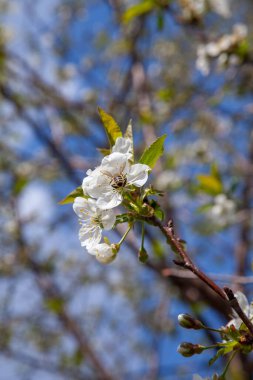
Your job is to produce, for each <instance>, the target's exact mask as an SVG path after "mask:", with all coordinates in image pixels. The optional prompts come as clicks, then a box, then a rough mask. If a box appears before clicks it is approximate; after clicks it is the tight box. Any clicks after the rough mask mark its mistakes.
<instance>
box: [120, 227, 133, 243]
mask: <svg viewBox="0 0 253 380" xmlns="http://www.w3.org/2000/svg"><path fill="white" fill-rule="evenodd" d="M132 227H133V224H129V227H128V229H127V230H126V232H125V233H124V235H123V236H122V238H121V239H120V241H119V242H118V244H117V245H118V246H119V247H120V246H121V244H122V243H123V241H124V240H125V238H126V237H127V235H128V233H129V231H130V230H131V229H132Z"/></svg>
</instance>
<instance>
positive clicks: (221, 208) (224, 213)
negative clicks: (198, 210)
mask: <svg viewBox="0 0 253 380" xmlns="http://www.w3.org/2000/svg"><path fill="white" fill-rule="evenodd" d="M235 211H236V206H235V202H234V201H233V200H231V199H228V198H227V196H226V194H219V195H217V196H216V197H215V198H214V205H213V207H212V208H211V209H210V211H209V216H210V217H211V219H213V221H215V223H216V224H217V225H219V226H221V227H224V226H225V225H227V224H228V223H231V222H233V221H234V219H235Z"/></svg>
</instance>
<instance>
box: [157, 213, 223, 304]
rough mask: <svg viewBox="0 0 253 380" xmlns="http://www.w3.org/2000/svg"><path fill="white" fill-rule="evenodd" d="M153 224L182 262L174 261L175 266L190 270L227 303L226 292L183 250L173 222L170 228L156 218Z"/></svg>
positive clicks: (169, 225) (169, 224) (170, 223)
mask: <svg viewBox="0 0 253 380" xmlns="http://www.w3.org/2000/svg"><path fill="white" fill-rule="evenodd" d="M152 221H153V223H154V224H155V225H156V226H157V227H159V229H160V230H161V232H162V233H163V235H165V237H166V238H167V240H168V241H169V244H170V245H172V246H173V247H174V248H175V250H176V252H177V254H178V256H179V258H180V260H174V262H175V264H176V265H178V266H181V267H183V268H185V269H188V270H190V271H191V272H192V273H194V274H195V275H196V276H197V277H198V278H199V279H200V280H201V281H203V282H204V283H205V284H207V286H209V288H211V289H212V290H213V291H214V292H215V293H217V294H218V295H219V296H220V297H221V298H222V299H223V300H224V301H227V297H226V295H225V293H224V291H223V290H222V289H221V288H220V287H219V286H218V285H217V284H215V282H214V281H213V280H211V278H209V277H208V276H207V275H206V274H205V273H204V272H202V271H201V270H200V269H199V268H198V267H197V266H196V265H195V264H194V263H193V261H192V260H191V259H190V257H189V255H188V253H187V252H186V251H185V249H184V248H183V245H182V243H181V240H180V239H179V238H178V237H177V236H176V235H175V232H174V229H173V225H172V222H171V221H170V222H169V223H168V226H165V227H164V226H163V225H162V224H161V223H160V222H159V221H158V220H157V219H156V218H153V219H152Z"/></svg>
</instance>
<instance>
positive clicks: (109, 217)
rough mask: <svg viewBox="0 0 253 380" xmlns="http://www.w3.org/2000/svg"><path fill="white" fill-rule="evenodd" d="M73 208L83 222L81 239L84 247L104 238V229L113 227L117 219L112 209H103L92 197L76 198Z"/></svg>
mask: <svg viewBox="0 0 253 380" xmlns="http://www.w3.org/2000/svg"><path fill="white" fill-rule="evenodd" d="M73 209H74V211H75V213H76V214H77V216H78V217H79V221H80V224H81V228H80V230H79V240H80V242H81V246H83V247H87V248H92V247H93V246H95V245H97V244H98V243H99V242H100V240H101V238H102V230H103V229H105V230H110V229H112V227H113V225H114V223H115V220H116V216H115V215H114V214H113V212H112V210H101V209H100V208H99V207H98V206H97V203H96V201H95V200H94V199H91V198H88V199H85V198H82V197H77V198H75V201H74V204H73Z"/></svg>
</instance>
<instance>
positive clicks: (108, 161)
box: [82, 152, 150, 210]
mask: <svg viewBox="0 0 253 380" xmlns="http://www.w3.org/2000/svg"><path fill="white" fill-rule="evenodd" d="M149 170H150V167H149V166H148V165H144V164H133V165H132V164H131V163H130V162H129V154H128V153H125V154H124V153H120V152H113V153H111V154H109V155H108V156H106V157H104V158H103V160H102V163H101V165H100V166H98V167H97V168H96V169H95V170H88V171H87V177H85V178H84V180H83V184H82V187H83V191H84V193H85V194H88V195H89V196H90V197H92V198H95V199H97V206H98V207H99V208H101V209H102V210H106V209H111V208H113V207H116V206H118V205H119V204H120V203H121V202H122V201H123V194H124V192H126V191H129V190H130V189H131V187H132V186H137V187H141V186H143V185H144V184H145V183H146V181H147V179H148V172H149Z"/></svg>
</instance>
